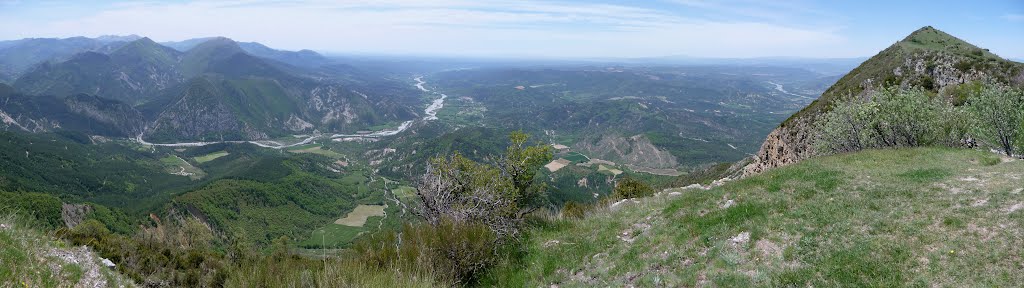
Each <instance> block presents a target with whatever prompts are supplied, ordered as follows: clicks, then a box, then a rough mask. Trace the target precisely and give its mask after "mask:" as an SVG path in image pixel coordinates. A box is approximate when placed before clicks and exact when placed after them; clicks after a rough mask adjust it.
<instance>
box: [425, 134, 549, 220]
mask: <svg viewBox="0 0 1024 288" xmlns="http://www.w3.org/2000/svg"><path fill="white" fill-rule="evenodd" d="M509 138H510V139H511V142H512V145H510V146H509V147H508V149H507V151H506V153H505V155H504V156H502V157H501V158H498V159H496V160H493V161H492V162H493V163H492V164H486V163H478V162H476V161H473V160H470V159H468V158H466V157H463V156H462V155H460V154H458V153H455V154H454V155H451V156H448V157H438V158H434V159H432V160H431V162H430V164H429V165H427V172H426V173H424V174H423V176H422V177H420V180H419V183H418V184H417V186H418V187H417V189H416V194H417V196H419V199H420V203H421V206H420V207H419V208H420V209H419V210H418V211H417V213H418V214H419V215H420V216H422V217H423V218H424V219H425V220H426V222H427V223H430V224H431V225H439V223H441V222H444V221H454V222H459V223H472V224H482V225H485V226H486V227H488V228H490V229H491V231H492V232H494V233H495V234H496V235H497V237H498V239H499V240H504V239H505V238H510V237H511V238H515V237H517V236H518V234H519V226H520V224H521V223H522V218H523V215H526V214H528V213H529V212H531V211H533V210H535V209H537V208H538V207H540V206H541V204H542V201H543V199H544V197H543V196H544V189H545V188H546V187H545V186H544V184H543V183H541V182H539V181H537V182H535V181H534V177H535V176H536V174H537V172H538V170H540V167H541V166H542V165H544V164H545V163H547V162H548V161H551V157H552V153H551V148H550V146H548V145H537V146H526V145H525V144H526V140H527V138H528V136H527V135H526V134H523V133H519V132H517V133H512V135H511V136H510V137H509Z"/></svg>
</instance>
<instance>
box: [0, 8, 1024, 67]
mask: <svg viewBox="0 0 1024 288" xmlns="http://www.w3.org/2000/svg"><path fill="white" fill-rule="evenodd" d="M925 25H931V26H934V27H936V28H938V29H940V30H943V31H946V32H948V33H950V34H953V35H954V36H957V37H960V38H962V39H964V40H967V41H968V42H971V43H974V44H976V45H978V46H981V47H984V48H989V49H991V50H992V52H994V53H996V54H999V55H1001V56H1004V57H1010V58H1017V59H1021V58H1024V1H1020V0H1005V1H891V0H890V1H810V0H778V1H758V0H725V1H711V0H661V1H530V0H522V1H464V0H438V1H430V0H424V1H397V0H382V1H318V0H308V1H304V0H295V1H281V0H279V1H145V2H106V1H66V2H64V1H4V0H0V27H3V28H0V39H19V38H26V37H70V36H90V37H94V36H99V35H108V34H117V35H124V34H137V35H142V36H148V37H150V38H153V39H154V40H156V41H176V40H184V39H188V38H195V37H204V36H226V37H229V38H232V39H235V40H239V41H257V42H261V43H264V44H266V45H268V46H271V47H275V48H281V49H291V50H297V49H313V50H317V51H321V52H341V53H373V54H420V55H455V56H458V55H464V56H517V57H558V58H581V57H655V56H668V55H685V56H694V57H729V58H745V57H769V56H795V57H863V56H871V55H874V54H875V53H877V52H878V51H880V50H882V49H885V47H887V46H889V45H890V44H892V43H893V42H896V41H898V40H900V39H902V38H903V37H904V36H906V35H907V34H908V33H910V32H912V31H914V30H916V29H918V28H920V27H922V26H925Z"/></svg>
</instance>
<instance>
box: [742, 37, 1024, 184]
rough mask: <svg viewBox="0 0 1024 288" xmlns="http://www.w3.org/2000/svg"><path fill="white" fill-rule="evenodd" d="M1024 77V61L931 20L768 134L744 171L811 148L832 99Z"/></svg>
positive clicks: (805, 153)
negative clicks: (1006, 56) (966, 39)
mask: <svg viewBox="0 0 1024 288" xmlns="http://www.w3.org/2000/svg"><path fill="white" fill-rule="evenodd" d="M971 81H995V82H1000V83H1016V84H1021V83H1024V65H1022V64H1021V63H1017V62H1013V61H1008V60H1005V59H1003V58H1000V57H999V56H997V55H995V54H992V53H990V52H989V51H988V50H987V49H982V48H979V47H977V46H974V45H972V44H970V43H967V42H964V41H963V40H960V39H958V38H956V37H953V36H951V35H949V34H946V33H945V32H942V31H939V30H937V29H935V28H932V27H931V26H927V27H924V28H921V29H919V30H917V31H914V32H913V33H911V34H910V35H909V36H907V37H906V38H904V39H903V40H901V41H899V42H896V43H895V44H893V45H892V46H889V48H886V49H885V50H882V52H880V53H878V55H875V56H874V57H871V58H870V59H868V60H867V61H865V62H864V63H862V64H861V65H860V66H858V67H857V68H856V69H853V71H850V73H847V74H846V76H843V78H841V79H839V81H837V82H836V83H835V84H834V85H832V87H830V88H829V89H828V90H826V91H825V93H824V94H822V96H821V97H820V98H818V100H816V101H814V102H813V103H811V104H810V105H809V106H807V107H806V108H804V109H803V110H801V111H799V112H797V113H796V114H794V115H793V116H791V117H790V118H789V119H787V120H786V121H785V122H783V123H782V124H781V125H780V126H779V127H778V128H776V129H775V130H774V131H772V133H771V134H769V135H768V137H767V139H766V140H765V141H764V143H763V144H762V145H761V149H760V151H758V153H757V154H756V155H755V156H754V163H752V164H751V165H750V166H748V167H747V172H748V173H759V172H761V171H765V170H767V169H771V168H774V167H778V166H782V165H786V164H790V163H794V162H797V161H800V160H803V159H806V158H808V157H810V156H812V155H813V154H814V151H813V148H812V146H811V140H812V138H813V137H812V136H813V132H814V131H813V128H814V126H815V121H816V120H817V117H818V116H819V115H821V114H823V113H825V112H828V111H829V110H830V109H831V107H832V103H834V102H836V101H838V100H840V99H844V98H847V97H857V96H862V95H864V94H867V93H870V92H871V91H875V90H878V89H880V88H884V87H892V86H897V87H919V88H923V89H926V90H928V91H932V92H935V93H938V94H939V95H947V93H944V92H945V91H946V89H947V88H951V87H955V86H957V85H960V84H963V83H967V82H971Z"/></svg>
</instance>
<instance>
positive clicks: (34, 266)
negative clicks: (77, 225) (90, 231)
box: [0, 212, 133, 287]
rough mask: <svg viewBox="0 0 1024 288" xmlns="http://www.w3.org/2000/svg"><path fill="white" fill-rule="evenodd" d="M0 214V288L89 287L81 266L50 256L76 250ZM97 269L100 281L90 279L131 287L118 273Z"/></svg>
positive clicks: (11, 215) (92, 259) (14, 218)
mask: <svg viewBox="0 0 1024 288" xmlns="http://www.w3.org/2000/svg"><path fill="white" fill-rule="evenodd" d="M2 213H5V212H0V287H72V286H75V287H78V286H83V287H84V286H88V285H89V284H90V283H86V282H83V280H86V279H83V277H84V276H85V274H86V273H87V271H86V268H85V267H83V263H73V262H68V261H66V260H64V259H61V258H58V257H55V256H53V253H54V252H56V251H68V250H72V249H78V248H77V247H70V245H69V244H68V243H66V242H64V241H63V240H58V239H56V238H53V237H50V236H48V235H46V234H43V233H41V232H39V230H36V229H35V228H33V225H32V224H31V223H29V222H28V221H25V220H23V219H24V218H21V217H18V216H16V215H13V214H2ZM90 257H91V258H90V259H88V260H86V261H97V262H98V261H99V259H98V258H96V256H95V254H90ZM78 261H82V259H79V260H78ZM93 267H96V266H95V265H93ZM96 268H98V269H100V270H101V271H100V273H99V276H98V277H99V278H95V279H90V280H96V281H103V282H105V283H106V284H107V285H106V286H107V287H124V286H133V285H131V283H129V282H127V281H126V280H125V279H124V277H122V276H121V275H119V274H117V273H114V272H112V271H106V268H104V267H96ZM91 283H96V282H91Z"/></svg>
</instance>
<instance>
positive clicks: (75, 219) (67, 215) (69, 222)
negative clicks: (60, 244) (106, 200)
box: [60, 203, 92, 228]
mask: <svg viewBox="0 0 1024 288" xmlns="http://www.w3.org/2000/svg"><path fill="white" fill-rule="evenodd" d="M89 213H92V206H89V205H88V204H68V203H64V204H62V205H61V207H60V218H61V219H63V220H64V226H67V227H68V228H75V226H78V224H82V221H85V217H86V216H89Z"/></svg>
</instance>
